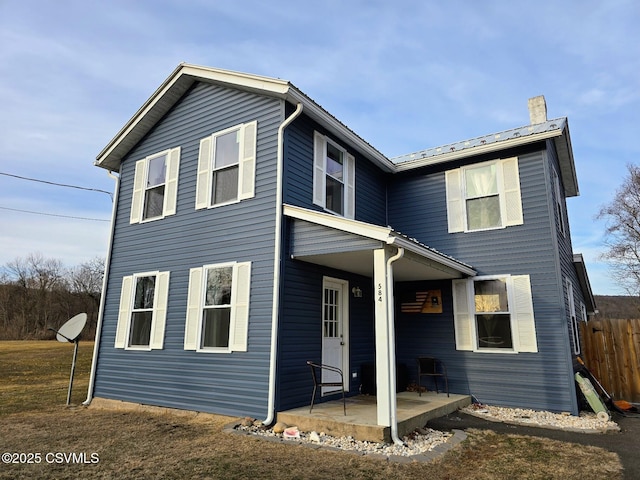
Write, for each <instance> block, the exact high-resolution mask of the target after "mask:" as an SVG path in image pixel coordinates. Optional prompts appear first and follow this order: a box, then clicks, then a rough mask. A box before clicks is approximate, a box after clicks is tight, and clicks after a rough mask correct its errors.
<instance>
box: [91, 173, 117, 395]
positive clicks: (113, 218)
mask: <svg viewBox="0 0 640 480" xmlns="http://www.w3.org/2000/svg"><path fill="white" fill-rule="evenodd" d="M107 175H109V176H110V177H111V178H113V179H114V180H115V182H116V185H115V193H114V198H113V207H112V211H111V232H110V234H109V244H108V245H107V258H105V260H104V276H103V277H102V294H101V295H100V307H99V308H98V324H97V325H96V338H95V341H94V345H93V358H92V360H91V374H90V376H89V389H88V390H87V399H86V400H85V401H84V402H82V404H83V405H89V404H90V403H91V400H93V387H94V385H95V380H96V367H97V365H98V349H99V348H100V335H101V334H102V320H103V316H104V304H105V302H106V299H107V281H108V279H109V265H111V249H112V247H113V235H114V232H115V228H116V209H117V208H118V196H119V194H120V177H118V176H116V175H113V174H112V173H111V170H109V171H108V172H107Z"/></svg>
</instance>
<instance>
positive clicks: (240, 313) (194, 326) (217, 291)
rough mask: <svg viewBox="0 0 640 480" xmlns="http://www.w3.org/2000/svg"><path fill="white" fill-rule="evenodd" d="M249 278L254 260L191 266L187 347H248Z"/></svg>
mask: <svg viewBox="0 0 640 480" xmlns="http://www.w3.org/2000/svg"><path fill="white" fill-rule="evenodd" d="M250 280H251V262H234V263H223V264H217V265H205V266H203V267H198V268H192V269H191V270H190V272H189V293H188V301H187V315H186V316H187V319H186V325H185V339H184V348H185V350H197V351H200V352H225V353H226V352H233V351H246V350H247V333H248V322H249V292H250Z"/></svg>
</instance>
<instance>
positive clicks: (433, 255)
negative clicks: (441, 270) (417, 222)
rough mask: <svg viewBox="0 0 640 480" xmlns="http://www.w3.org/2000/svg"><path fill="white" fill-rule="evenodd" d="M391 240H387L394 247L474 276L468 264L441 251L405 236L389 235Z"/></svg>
mask: <svg viewBox="0 0 640 480" xmlns="http://www.w3.org/2000/svg"><path fill="white" fill-rule="evenodd" d="M390 240H391V241H389V242H387V243H389V244H392V245H395V246H396V247H401V248H404V249H405V250H407V251H409V252H413V253H415V254H416V255H418V256H420V257H424V258H427V259H429V260H432V261H434V262H436V263H439V264H441V265H444V266H446V267H449V268H451V269H453V270H455V271H457V272H460V273H462V274H464V275H467V276H470V277H474V276H476V274H477V272H476V271H475V270H474V269H473V268H471V267H470V266H468V265H465V264H463V263H460V262H458V261H457V260H455V259H453V258H451V257H449V256H447V255H444V254H442V253H439V252H437V251H435V250H431V249H429V248H426V247H424V246H422V245H420V244H419V243H416V242H413V241H411V240H409V239H406V238H402V237H391V239H390Z"/></svg>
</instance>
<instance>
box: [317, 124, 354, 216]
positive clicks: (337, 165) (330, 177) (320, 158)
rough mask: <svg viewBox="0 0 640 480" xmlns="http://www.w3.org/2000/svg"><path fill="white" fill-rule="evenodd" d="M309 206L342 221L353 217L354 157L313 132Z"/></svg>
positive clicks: (328, 139) (326, 138) (323, 136)
mask: <svg viewBox="0 0 640 480" xmlns="http://www.w3.org/2000/svg"><path fill="white" fill-rule="evenodd" d="M313 158H314V168H313V203H314V204H316V205H319V206H320V207H322V208H323V209H325V210H327V211H329V212H332V213H336V214H338V215H342V216H344V217H346V218H354V216H355V157H354V156H353V155H351V154H349V153H348V152H347V151H346V150H345V149H344V148H343V147H341V146H340V145H338V144H337V143H335V142H334V141H332V140H331V139H330V138H328V137H326V136H325V135H322V134H320V133H319V132H314V153H313Z"/></svg>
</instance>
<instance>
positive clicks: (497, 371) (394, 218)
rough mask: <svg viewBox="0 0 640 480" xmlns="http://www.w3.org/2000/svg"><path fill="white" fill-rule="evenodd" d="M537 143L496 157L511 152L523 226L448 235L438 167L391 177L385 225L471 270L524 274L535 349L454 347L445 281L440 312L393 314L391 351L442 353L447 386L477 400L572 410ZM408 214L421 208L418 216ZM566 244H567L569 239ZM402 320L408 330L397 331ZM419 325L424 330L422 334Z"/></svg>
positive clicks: (547, 191) (549, 205)
mask: <svg viewBox="0 0 640 480" xmlns="http://www.w3.org/2000/svg"><path fill="white" fill-rule="evenodd" d="M537 147H538V149H539V150H534V149H532V148H528V149H526V150H521V151H514V152H507V153H504V154H503V155H502V158H506V157H510V156H514V155H516V156H518V159H519V173H520V185H521V195H522V205H523V213H524V224H523V225H518V226H513V227H507V228H505V229H498V230H490V231H484V232H472V233H455V234H450V233H448V232H447V211H446V191H445V182H444V168H443V169H442V171H434V170H430V171H425V172H423V174H422V175H421V174H420V173H419V172H412V173H411V174H409V175H402V176H398V177H397V178H395V179H394V182H393V184H392V186H391V187H390V190H389V216H390V224H391V226H392V227H393V228H396V229H398V230H400V231H402V232H403V233H406V234H408V235H410V236H412V237H415V238H417V239H418V240H419V241H421V242H424V243H426V244H427V245H429V246H430V247H433V248H436V249H437V250H440V251H442V252H444V253H446V254H448V255H452V256H453V257H455V258H457V259H459V260H461V261H463V262H466V263H468V264H470V265H473V267H474V269H476V270H477V271H478V275H493V274H512V275H521V274H528V275H530V277H531V288H532V295H533V306H534V314H535V319H536V335H537V341H538V353H520V354H517V355H507V354H489V353H482V354H481V353H473V352H463V351H456V350H455V338H454V330H453V320H452V310H451V302H452V298H451V285H450V282H442V283H441V284H440V285H439V288H441V289H442V290H443V297H444V298H443V303H444V305H445V312H444V313H443V314H442V315H441V316H432V315H423V314H422V315H399V320H398V322H397V325H398V328H397V332H398V337H399V338H398V341H399V342H400V341H401V339H404V342H405V344H404V345H403V348H402V349H398V350H399V351H403V352H412V355H413V354H417V353H418V352H420V353H423V354H427V353H433V354H437V355H439V356H441V357H443V359H444V360H446V361H447V368H448V370H449V372H450V373H449V374H450V375H451V377H452V382H451V387H452V390H453V391H457V392H458V393H471V394H473V395H475V396H476V397H477V398H478V399H479V400H480V401H481V402H484V403H491V404H497V405H508V406H516V405H517V406H529V407H532V408H538V409H542V408H545V409H550V410H555V411H571V412H574V413H577V405H576V400H575V395H574V394H573V378H572V365H571V358H570V355H568V345H569V337H568V331H567V328H566V317H565V311H564V309H563V308H561V306H562V305H564V299H563V296H562V292H563V285H562V280H561V278H560V275H559V271H560V259H559V256H558V246H557V243H556V239H557V231H556V226H555V223H554V222H553V218H554V216H553V207H554V205H553V199H552V196H551V187H550V182H549V176H548V175H549V172H548V167H547V155H546V151H545V150H544V149H543V147H544V144H539V145H537ZM490 159H491V158H474V159H472V160H467V161H468V162H473V163H476V162H480V161H484V160H490ZM458 166H460V164H452V165H448V166H447V167H446V168H447V169H448V168H457V167H458ZM416 212H421V213H422V215H423V220H420V219H419V214H418V215H417V214H416ZM416 217H418V219H417V218H416ZM568 245H569V248H570V243H568ZM404 288H414V287H413V286H404V285H399V286H398V290H401V289H404ZM422 288H424V287H422ZM407 317H408V318H407ZM412 321H413V323H411V322H412ZM414 324H415V325H414ZM402 325H406V326H410V327H412V328H408V329H407V330H405V329H403V328H401V326H402ZM420 326H422V328H423V329H424V330H423V331H422V333H420V330H421V327H420ZM416 329H418V330H416ZM401 360H405V362H406V363H407V364H409V365H412V367H413V368H414V369H415V365H414V362H415V360H413V363H412V362H411V361H408V360H410V359H400V358H399V361H401Z"/></svg>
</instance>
